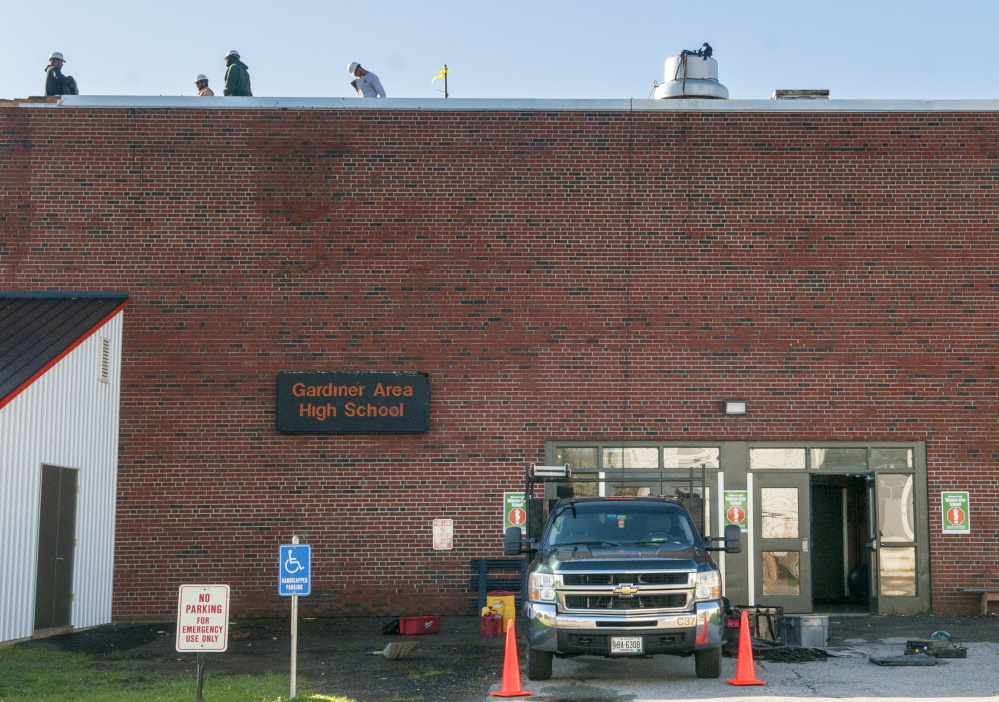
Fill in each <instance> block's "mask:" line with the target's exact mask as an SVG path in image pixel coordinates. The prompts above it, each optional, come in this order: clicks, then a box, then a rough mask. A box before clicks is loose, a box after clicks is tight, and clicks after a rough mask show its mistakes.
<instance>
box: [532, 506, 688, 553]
mask: <svg viewBox="0 0 999 702" xmlns="http://www.w3.org/2000/svg"><path fill="white" fill-rule="evenodd" d="M697 539H698V537H697V531H696V530H695V528H694V525H693V523H692V522H691V521H690V517H689V516H688V515H687V513H686V511H685V510H684V509H683V508H682V507H680V506H678V505H674V504H669V503H663V502H631V501H620V502H619V501H599V502H577V503H575V504H573V505H565V506H563V507H562V508H561V511H559V512H558V513H557V514H556V516H555V519H554V521H553V522H552V525H551V528H550V529H549V530H548V538H547V540H546V545H547V546H572V545H583V546H625V545H652V546H656V547H658V548H665V549H685V548H692V547H693V546H695V545H696V544H697Z"/></svg>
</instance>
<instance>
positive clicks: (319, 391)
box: [277, 371, 430, 434]
mask: <svg viewBox="0 0 999 702" xmlns="http://www.w3.org/2000/svg"><path fill="white" fill-rule="evenodd" d="M429 428H430V379H429V378H428V377H427V375H426V374H425V373H393V372H383V373H296V372H291V371H286V372H283V373H279V374H278V378H277V429H278V431H280V432H283V433H287V434H411V433H418V432H423V431H427V429H429Z"/></svg>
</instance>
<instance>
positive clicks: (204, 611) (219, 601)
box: [177, 585, 229, 702]
mask: <svg viewBox="0 0 999 702" xmlns="http://www.w3.org/2000/svg"><path fill="white" fill-rule="evenodd" d="M228 647H229V586H228V585H181V586H180V593H179V597H178V602H177V650H178V651H194V652H196V653H197V654H198V655H197V667H198V680H197V682H198V692H197V702H201V690H202V687H203V686H204V681H205V655H204V654H205V652H206V651H214V652H219V653H221V652H223V651H225V650H226V649H227V648H228Z"/></svg>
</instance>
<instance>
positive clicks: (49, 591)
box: [35, 466, 78, 631]
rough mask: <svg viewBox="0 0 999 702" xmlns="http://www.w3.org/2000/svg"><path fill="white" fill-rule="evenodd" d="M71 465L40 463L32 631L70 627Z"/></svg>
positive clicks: (73, 520) (73, 506)
mask: <svg viewBox="0 0 999 702" xmlns="http://www.w3.org/2000/svg"><path fill="white" fill-rule="evenodd" d="M77 472H78V471H76V470H74V469H72V468H59V467H57V466H42V492H41V509H40V510H39V514H38V569H37V576H36V580H35V630H36V631H37V630H39V629H53V628H56V627H61V626H69V624H70V622H71V615H72V609H73V552H74V551H75V548H76V480H77Z"/></svg>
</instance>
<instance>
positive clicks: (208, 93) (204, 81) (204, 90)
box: [194, 73, 215, 97]
mask: <svg viewBox="0 0 999 702" xmlns="http://www.w3.org/2000/svg"><path fill="white" fill-rule="evenodd" d="M194 87H196V88H197V89H198V95H199V96H201V97H212V96H213V95H215V92H214V91H213V90H212V89H211V88H209V87H208V76H206V75H205V74H204V73H199V74H198V77H197V78H195V79H194Z"/></svg>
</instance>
